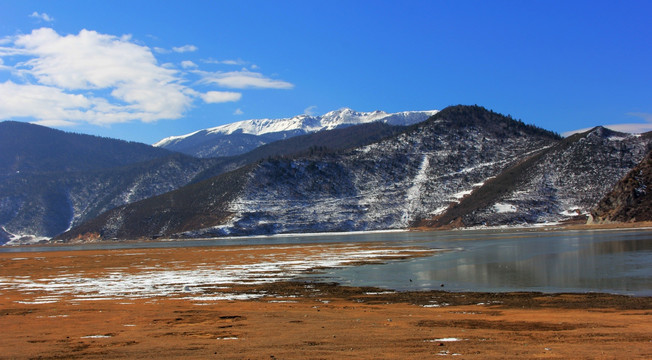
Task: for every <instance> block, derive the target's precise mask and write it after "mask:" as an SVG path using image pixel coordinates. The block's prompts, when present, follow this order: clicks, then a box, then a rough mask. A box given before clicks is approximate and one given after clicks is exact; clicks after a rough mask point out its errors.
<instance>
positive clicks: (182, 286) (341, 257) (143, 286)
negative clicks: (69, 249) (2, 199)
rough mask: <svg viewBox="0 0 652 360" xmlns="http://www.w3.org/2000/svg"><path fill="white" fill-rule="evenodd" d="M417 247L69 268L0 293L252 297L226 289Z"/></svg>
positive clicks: (2, 286) (7, 283)
mask: <svg viewBox="0 0 652 360" xmlns="http://www.w3.org/2000/svg"><path fill="white" fill-rule="evenodd" d="M414 250H418V249H409V248H396V249H374V248H371V249H369V248H360V247H358V246H354V245H351V246H344V247H337V248H333V249H331V248H328V247H323V249H320V250H319V251H316V252H314V253H312V254H310V255H305V254H301V255H295V256H289V257H286V258H284V259H283V260H275V259H274V258H270V259H268V260H267V261H262V262H257V263H244V264H237V265H234V264H197V265H195V266H193V267H192V268H190V269H189V268H187V266H186V265H185V264H182V263H169V264H168V265H167V267H166V268H157V267H142V268H141V269H140V270H141V271H137V272H133V270H134V269H133V267H132V268H131V269H122V268H107V269H105V271H104V273H101V274H100V275H95V276H88V275H86V274H85V273H84V272H82V271H80V272H71V271H68V270H62V271H61V272H59V273H57V274H56V276H52V277H47V278H40V279H33V278H32V277H30V276H14V277H5V276H0V293H1V292H2V291H3V290H7V289H11V290H17V291H20V292H24V293H30V292H32V293H43V295H40V296H36V297H35V298H34V299H31V300H30V301H24V302H23V303H25V304H46V303H55V302H58V301H61V299H62V298H63V297H64V296H70V297H71V298H72V301H98V300H120V299H139V298H155V297H176V298H181V299H186V300H191V301H201V302H207V301H221V300H247V299H253V298H257V297H261V296H263V295H260V294H232V293H228V292H223V289H225V286H233V285H239V284H263V283H269V282H275V281H287V280H291V279H292V278H294V277H296V276H298V275H300V274H301V273H303V272H306V271H310V270H312V269H318V268H334V267H344V266H348V265H350V264H354V263H359V262H361V261H363V262H364V261H382V260H383V259H387V258H393V257H397V256H401V254H408V253H412V252H413V251H414ZM124 255H129V254H124ZM184 266H185V267H184ZM129 270H131V272H128V271H129ZM189 293H190V294H189Z"/></svg>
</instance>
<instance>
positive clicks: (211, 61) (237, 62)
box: [202, 59, 247, 65]
mask: <svg viewBox="0 0 652 360" xmlns="http://www.w3.org/2000/svg"><path fill="white" fill-rule="evenodd" d="M202 61H203V62H205V63H206V64H218V65H246V64H247V62H246V61H244V60H240V59H238V60H216V59H204V60H202Z"/></svg>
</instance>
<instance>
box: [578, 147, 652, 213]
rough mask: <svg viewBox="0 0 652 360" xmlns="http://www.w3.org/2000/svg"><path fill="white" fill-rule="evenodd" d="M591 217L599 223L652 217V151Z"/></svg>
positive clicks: (610, 193)
mask: <svg viewBox="0 0 652 360" xmlns="http://www.w3.org/2000/svg"><path fill="white" fill-rule="evenodd" d="M591 218H592V219H591V221H593V222H596V223H606V222H635V221H651V220H652V151H650V152H648V153H647V155H646V156H645V158H644V159H643V160H642V161H641V162H640V163H639V164H638V165H637V166H636V167H635V168H634V169H632V170H631V171H630V172H629V173H628V174H627V175H625V177H623V178H622V179H621V180H620V181H619V182H618V183H617V184H616V186H614V188H613V190H611V191H610V192H609V193H608V194H607V195H606V196H605V197H604V198H603V199H602V200H601V201H600V202H599V203H598V205H597V206H596V207H595V209H594V210H593V211H592V212H591Z"/></svg>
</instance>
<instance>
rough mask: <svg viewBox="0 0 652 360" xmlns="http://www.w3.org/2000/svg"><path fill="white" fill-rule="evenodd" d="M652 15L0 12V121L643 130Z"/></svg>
mask: <svg viewBox="0 0 652 360" xmlns="http://www.w3.org/2000/svg"><path fill="white" fill-rule="evenodd" d="M651 16H652V2H651V1H434V0H433V1H305V0H304V1H192V0H184V1H138V0H130V1H71V0H70V1H5V0H0V120H19V121H30V122H37V123H41V124H44V125H48V126H52V127H56V128H58V129H63V130H67V131H74V132H81V133H89V134H96V135H101V136H108V137H113V138H119V139H125V140H133V141H140V142H145V143H153V142H156V141H157V140H160V139H161V138H164V137H167V136H171V135H181V134H185V133H188V132H191V131H195V130H198V129H202V128H206V127H213V126H218V125H222V124H226V123H231V122H235V121H240V120H246V119H254V118H282V117H291V116H294V115H298V114H302V113H313V114H323V113H326V112H328V111H332V110H336V109H339V108H342V107H350V108H352V109H355V110H358V111H373V110H383V111H387V112H397V111H406V110H432V109H443V108H444V107H446V106H448V105H456V104H478V105H482V106H484V107H487V108H489V109H492V110H495V111H497V112H501V113H504V114H510V115H512V116H513V117H515V118H520V119H522V120H523V121H524V122H526V123H531V124H535V125H537V126H540V127H543V128H546V129H549V130H553V131H556V132H559V133H564V132H567V131H571V130H576V129H583V128H589V127H593V126H596V125H613V124H621V125H620V129H626V130H633V131H634V130H638V131H641V130H646V131H647V130H652V125H651V124H652V67H651V65H650V64H652V45H651V44H652V41H651V40H652V25H651V24H652V21H651V19H650V17H651ZM623 124H625V125H623Z"/></svg>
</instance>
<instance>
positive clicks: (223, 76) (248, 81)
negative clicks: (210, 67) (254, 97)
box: [200, 69, 294, 89]
mask: <svg viewBox="0 0 652 360" xmlns="http://www.w3.org/2000/svg"><path fill="white" fill-rule="evenodd" d="M200 74H201V75H202V77H203V79H202V82H204V83H209V84H217V85H219V86H222V87H226V88H232V89H247V88H256V89H291V88H293V87H294V85H293V84H291V83H289V82H287V81H283V80H275V79H270V78H268V77H266V76H264V75H263V74H261V73H258V72H253V71H248V70H246V69H243V70H241V71H229V72H201V73H200Z"/></svg>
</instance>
